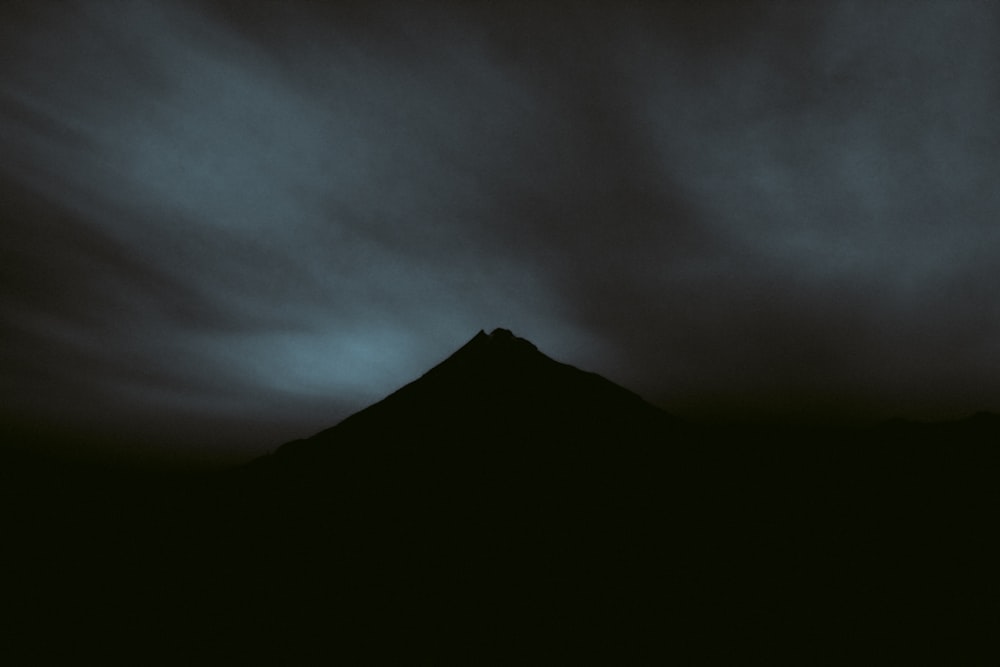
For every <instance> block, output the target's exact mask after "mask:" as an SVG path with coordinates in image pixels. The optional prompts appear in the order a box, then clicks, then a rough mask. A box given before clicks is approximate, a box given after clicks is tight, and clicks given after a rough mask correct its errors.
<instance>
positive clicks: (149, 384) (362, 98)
mask: <svg viewBox="0 0 1000 667" xmlns="http://www.w3.org/2000/svg"><path fill="white" fill-rule="evenodd" d="M15 6H16V5H15ZM21 7H22V8H25V9H23V10H22V11H21V14H23V15H17V13H18V12H15V11H14V10H9V11H8V13H9V14H10V17H9V18H10V20H8V21H6V22H5V26H4V28H2V38H3V40H2V41H3V46H2V47H0V54H2V56H3V59H2V65H0V73H2V86H0V150H2V154H3V158H2V160H0V171H2V173H3V175H4V184H3V188H4V199H5V203H4V205H3V215H4V227H5V229H4V235H5V239H6V240H7V242H6V243H5V245H4V246H3V248H2V249H0V253H2V259H3V260H4V262H3V267H2V268H0V276H2V278H3V286H2V289H0V299H2V304H3V321H4V328H3V334H2V335H3V340H4V351H3V353H2V357H0V358H2V359H3V364H4V370H5V372H4V377H5V379H4V383H5V393H6V394H9V395H11V396H12V397H14V398H12V400H11V402H10V403H9V404H10V405H12V406H14V407H12V408H8V410H9V411H16V412H18V413H19V414H29V415H34V416H36V417H37V416H42V417H46V418H51V419H60V418H62V417H64V416H65V415H66V414H67V413H68V412H73V411H75V412H77V413H81V414H84V413H86V414H89V415H94V414H99V415H101V417H94V419H96V420H97V421H100V420H102V419H106V420H107V424H108V425H110V427H115V426H116V424H117V423H119V422H120V423H125V422H129V423H133V424H134V423H135V422H138V423H140V425H139V426H135V428H136V429H138V430H139V431H141V430H142V429H143V428H147V429H148V428H150V426H148V425H147V426H142V425H141V424H147V423H148V424H149V425H153V426H156V425H162V424H166V423H171V424H174V425H175V427H174V431H172V432H175V431H176V428H177V426H176V425H177V424H180V423H187V424H189V425H190V427H189V428H188V431H189V432H191V433H195V432H197V431H198V428H199V427H200V426H204V425H207V424H209V423H210V422H211V423H212V424H213V425H217V426H218V428H217V429H214V430H213V434H212V435H211V436H210V437H202V438H201V439H200V440H199V439H198V438H194V439H195V440H198V442H199V443H206V442H208V440H210V439H211V438H213V437H218V439H219V440H220V441H221V440H229V441H237V440H239V439H240V438H247V439H248V442H249V440H253V439H254V437H256V439H255V440H254V442H253V443H252V444H251V445H250V446H251V447H257V448H260V447H267V446H270V445H271V444H273V442H271V441H265V440H264V437H265V436H266V437H267V438H272V437H273V438H276V439H282V438H287V437H294V436H298V435H304V434H306V433H308V432H309V430H310V429H314V428H319V427H322V426H325V425H328V424H329V423H331V422H332V421H335V420H336V419H337V418H339V417H341V416H343V415H344V414H345V413H346V411H348V410H350V409H353V408H357V407H360V406H361V405H363V404H364V403H366V402H368V401H371V400H373V399H375V398H377V397H378V396H380V395H382V394H384V393H386V392H388V391H390V390H391V389H393V388H395V387H396V386H398V385H399V384H401V383H402V382H405V381H406V380H408V379H410V378H412V377H413V376H414V375H415V374H417V373H419V372H420V371H422V370H424V369H425V368H426V367H427V366H428V365H430V364H432V363H434V362H435V361H437V360H439V359H440V358H442V357H443V356H444V355H445V354H447V353H448V352H449V351H450V350H451V349H452V348H454V347H455V346H457V345H458V344H460V343H461V342H463V341H464V339H466V338H467V337H470V336H471V335H472V334H473V333H474V332H475V331H476V330H478V329H479V328H480V327H486V328H489V327H492V326H500V325H504V326H508V327H510V328H513V329H514V330H515V331H516V332H517V333H519V334H521V335H524V336H527V337H529V338H531V339H533V340H534V341H535V342H536V343H538V344H539V346H540V347H541V348H542V349H543V350H549V351H551V353H552V354H554V355H555V356H557V357H560V358H562V359H564V360H566V361H570V362H572V363H576V364H579V365H581V366H584V367H587V368H591V369H594V370H597V371H599V372H603V373H605V374H607V375H609V376H610V377H612V378H613V379H615V380H618V381H621V382H623V383H625V384H628V385H630V386H633V387H634V388H636V389H638V390H640V391H641V392H642V393H644V394H645V395H647V396H648V397H650V398H652V399H654V400H657V401H660V402H662V403H664V404H665V405H667V407H671V406H673V407H675V408H677V409H679V410H681V411H683V410H688V411H692V412H699V411H702V412H705V411H712V410H717V411H732V410H738V409H749V407H752V408H757V409H765V410H768V411H771V412H778V413H794V412H796V411H802V410H806V409H812V410H816V411H832V412H843V411H845V410H853V409H859V410H866V409H869V408H874V409H875V410H876V411H882V412H906V411H910V412H914V411H918V410H919V411H931V410H937V411H938V412H948V411H949V410H959V411H961V410H972V409H980V408H993V409H1000V405H998V404H997V399H998V395H1000V392H998V389H1000V388H998V387H997V382H996V380H995V379H994V378H996V377H997V371H1000V368H998V367H997V366H998V355H997V347H996V343H995V342H994V341H996V340H997V337H996V334H997V333H998V332H997V324H996V323H997V322H998V321H1000V318H998V317H997V315H998V313H997V307H996V306H995V305H994V302H995V299H992V298H991V297H990V277H991V273H992V272H993V271H994V268H993V267H994V266H995V264H996V259H997V257H996V255H997V251H996V248H997V242H998V241H1000V239H998V233H997V232H996V231H994V230H995V229H996V226H995V220H996V213H997V212H998V211H1000V200H998V195H996V194H994V192H993V191H994V189H995V188H992V187H991V186H992V181H993V180H994V178H995V175H996V174H997V173H998V166H1000V165H998V164H997V162H998V159H1000V158H998V157H997V156H998V155H1000V152H998V151H997V148H998V143H1000V142H998V139H1000V130H997V129H995V127H994V126H995V123H993V122H992V117H993V114H994V111H995V109H996V108H997V104H996V103H997V94H998V90H997V86H998V85H1000V84H998V82H1000V78H998V77H997V76H996V75H997V74H998V72H997V63H998V62H1000V59H998V58H997V56H998V55H1000V54H998V53H997V49H998V47H997V46H996V44H998V43H1000V42H998V40H997V39H996V36H997V35H996V29H995V27H994V26H995V25H996V19H997V18H998V16H997V11H996V5H993V4H989V3H931V2H908V3H883V4H880V5H878V6H875V7H871V6H869V5H867V4H859V3H846V2H842V3H815V4H813V3H808V4H807V3H776V4H768V3H707V4H706V3H698V6H697V7H696V6H695V3H675V4H666V5H652V4H650V5H646V4H633V5H629V6H626V7H624V8H623V7H621V6H619V5H612V4H610V3H609V4H607V5H601V4H589V5H585V6H577V7H576V8H574V9H573V11H568V10H567V9H566V8H552V7H542V8H538V7H534V6H529V5H523V6H513V5H506V4H505V5H503V6H489V5H473V6H469V5H464V4H462V5H459V4H456V5H435V6H424V7H421V8H420V9H416V8H413V7H410V6H407V5H389V4H372V3H363V4H358V5H354V6H350V5H338V6H336V7H334V8H321V7H319V6H318V5H313V4H297V3H250V4H247V3H224V2H219V3H212V4H211V5H204V4H197V3H190V4H188V3H168V2H152V3H115V4H104V5H98V4H96V3H80V4H75V5H66V4H59V5H51V6H45V7H43V8H41V9H38V8H37V6H35V5H32V6H31V8H30V10H29V9H27V7H28V5H21ZM81 397H83V398H81ZM44 406H48V407H44ZM748 406H749V407H748ZM267 413H271V414H275V415H278V414H280V415H282V416H281V417H275V420H274V422H272V425H271V428H270V430H267V429H264V431H261V430H260V428H259V422H256V421H254V422H253V423H252V425H251V426H250V427H247V428H242V429H241V428H239V426H238V425H239V424H240V423H241V422H243V423H246V424H251V421H252V420H251V419H249V418H244V416H245V415H248V414H253V415H255V416H258V417H259V415H261V414H267ZM147 419H148V422H147V421H144V420H147ZM212 419H215V420H216V421H218V424H216V422H212V421H211V420H212ZM116 420H117V421H116ZM264 421H266V420H264ZM293 424H294V425H297V426H296V427H295V428H293V426H292V425H293ZM213 428H214V427H213ZM282 429H287V430H282ZM251 431H252V432H253V433H255V434H256V435H255V436H252V435H251ZM303 431H304V432H303ZM223 432H224V433H223ZM192 437H194V436H192Z"/></svg>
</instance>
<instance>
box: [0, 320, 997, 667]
mask: <svg viewBox="0 0 1000 667" xmlns="http://www.w3.org/2000/svg"><path fill="white" fill-rule="evenodd" d="M998 436H1000V423H998V417H997V416H996V415H992V414H987V413H981V414H978V415H975V416H974V417H972V418H969V419H967V420H960V421H957V422H953V423H945V424H937V425H926V424H919V423H915V422H909V423H907V422H898V421H897V422H890V423H887V424H885V425H882V426H880V427H878V428H873V429H832V428H818V427H811V426H805V427H803V426H801V425H800V426H797V427H795V428H788V429H782V428H777V427H762V426H754V427H750V426H745V427H741V426H734V425H727V426H725V427H717V428H716V427H711V426H708V425H703V424H692V423H688V422H684V421H682V420H679V419H677V418H674V417H672V416H671V415H669V414H668V413H666V412H664V411H663V410H660V409H659V408H657V407H655V406H653V405H650V404H649V403H647V402H645V401H644V400H643V399H642V398H640V397H639V396H637V395H636V394H634V393H632V392H630V391H629V390H627V389H625V388H623V387H620V386H618V385H616V384H614V383H613V382H611V381H609V380H607V379H605V378H602V377H600V376H598V375H595V374H593V373H588V372H586V371H583V370H580V369H577V368H574V367H572V366H569V365H566V364H563V363H560V362H558V361H555V360H554V359H552V358H550V357H548V356H546V355H545V354H544V353H542V352H541V351H539V350H538V349H537V348H536V347H535V346H534V345H533V344H532V343H530V342H529V341H527V340H525V339H523V338H519V337H517V336H515V335H514V334H513V333H511V332H510V331H508V330H506V329H496V330H494V331H493V332H492V333H489V334H487V333H486V332H485V331H480V332H479V333H477V334H476V335H475V336H474V337H473V338H472V339H471V340H469V341H468V343H466V344H465V345H464V346H462V347H461V348H459V349H458V350H457V351H456V352H454V353H453V354H452V355H451V356H449V357H448V358H447V359H445V360H444V361H442V362H441V363H440V364H438V365H436V366H434V367H433V368H431V369H430V370H428V371H427V372H426V373H425V374H424V375H422V376H421V377H419V378H417V379H415V380H414V381H413V382H411V383H410V384H407V385H406V386H404V387H402V388H400V389H399V390H398V391H395V392H394V393H392V394H390V395H389V396H387V397H386V398H384V399H383V400H381V401H379V402H377V403H375V404H373V405H371V406H369V407H367V408H365V409H363V410H361V411H360V412H358V413H356V414H354V415H352V416H350V417H348V418H347V419H344V420H343V421H341V422H340V423H338V424H336V425H334V426H332V427H330V428H328V429H326V430H324V431H322V432H320V433H317V434H315V435H313V436H312V437H309V438H305V439H302V440H297V441H293V442H290V443H287V444H285V445H283V446H281V447H280V448H278V449H277V450H276V451H275V452H274V453H273V454H271V455H268V456H265V457H262V458H260V459H258V460H256V461H254V462H252V463H251V464H249V465H246V466H242V467H239V468H235V469H232V470H229V471H226V472H224V473H219V474H205V475H187V476H173V477H172V476H170V475H168V474H157V475H150V474H145V475H139V474H132V473H130V472H129V471H128V470H124V469H122V470H113V471H111V470H103V469H100V468H99V467H87V466H83V465H73V466H65V465H60V466H55V465H49V464H48V463H46V462H44V461H41V460H37V459H33V458H31V459H30V460H27V462H26V463H24V464H23V465H19V466H13V467H12V466H7V467H5V468H4V469H3V470H2V472H3V476H2V477H0V480H2V481H4V482H5V483H4V488H3V491H4V494H5V495H4V499H5V500H6V501H7V503H6V506H7V507H8V508H12V509H11V511H10V512H9V513H8V514H9V518H10V519H11V520H10V521H8V523H7V533H6V536H5V537H6V538H7V542H8V544H10V545H12V547H11V549H10V550H9V551H8V554H7V558H8V561H9V562H8V564H7V569H6V574H7V575H8V577H7V579H8V580H9V582H10V585H9V586H7V588H6V589H5V599H6V604H7V606H8V608H10V609H13V610H16V618H15V619H14V620H13V621H12V622H11V623H9V624H8V625H7V626H6V627H7V628H8V629H9V630H10V632H9V635H10V636H11V637H13V638H15V640H20V641H23V642H24V644H25V646H26V647H27V649H26V650H28V651H30V653H29V654H28V655H31V656H33V659H32V660H29V661H27V662H26V661H25V660H23V659H20V656H18V658H19V659H16V660H10V661H9V662H11V664H27V663H28V662H35V663H49V664H53V663H64V662H68V661H70V660H73V661H76V662H79V661H81V658H87V659H88V661H91V662H101V663H105V664H107V663H110V662H128V663H130V664H137V663H138V664H164V665H167V664H212V665H216V664H231V663H240V664H330V663H335V664H336V663H349V664H396V663H401V662H406V663H411V662H421V663H425V662H426V663H434V664H470V663H471V664H484V663H503V664H521V663H530V664H554V663H556V664H558V663H566V662H579V663H584V664H594V663H597V664H649V663H653V664H660V663H676V664H748V663H749V664H757V663H760V664H803V663H806V664H848V663H852V662H859V661H861V662H865V661H869V660H874V661H875V662H879V663H887V664H888V663H901V662H912V660H909V659H905V658H904V656H907V657H908V658H912V656H914V654H916V655H917V656H919V657H920V658H921V660H926V661H928V662H948V661H949V660H956V659H957V660H958V661H960V662H976V660H975V659H974V658H976V657H977V656H978V655H979V653H978V646H979V645H978V644H977V643H976V641H977V640H978V639H980V638H981V636H983V633H982V632H981V630H983V629H987V628H992V627H995V625H996V623H997V622H998V621H1000V614H998V608H997V605H996V600H997V599H1000V587H998V585H997V581H998V580H997V577H996V576H995V575H994V574H993V570H994V569H995V567H994V566H995V562H996V560H997V558H996V556H997V554H995V553H993V552H992V551H991V549H990V547H989V545H990V544H991V543H992V540H991V539H990V538H991V537H992V528H993V526H995V525H996V523H997V521H998V520H1000V512H998V510H1000V496H998V495H997V485H996V483H995V480H996V474H997V473H998V472H1000V456H998V453H997V451H998V450H997V446H996V443H997V442H998ZM10 460H11V459H9V460H8V462H10ZM29 464H30V465H29ZM54 638H58V641H56V640H54ZM956 646H960V647H963V650H964V651H965V652H966V653H963V654H962V655H963V656H965V657H968V658H969V660H964V659H961V658H962V656H959V658H956V654H955V653H954V650H955V648H954V647H956ZM972 647H977V648H976V649H974V648H972ZM50 654H51V655H50ZM2 657H4V656H2V655H0V658H2ZM43 658H44V659H43ZM5 662H7V661H5Z"/></svg>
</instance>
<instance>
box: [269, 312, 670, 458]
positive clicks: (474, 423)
mask: <svg viewBox="0 0 1000 667" xmlns="http://www.w3.org/2000/svg"><path fill="white" fill-rule="evenodd" d="M677 425H678V422H677V420H675V419H673V418H672V417H670V416H669V415H668V414H667V413H665V412H663V411H662V410H661V409H659V408H656V407H654V406H653V405H651V404H649V403H647V402H645V401H644V400H643V399H642V398H640V397H639V396H637V395H636V394H634V393H632V392H631V391H629V390H627V389H625V388H623V387H620V386H618V385H616V384H614V383H612V382H610V381H609V380H607V379H605V378H603V377H601V376H599V375H596V374H594V373H588V372H584V371H581V370H579V369H577V368H574V367H573V366H569V365H567V364H563V363H559V362H557V361H555V360H553V359H551V358H550V357H548V356H546V355H545V354H543V353H542V352H540V351H539V350H538V348H537V347H536V346H535V345H534V344H532V343H531V342H529V341H527V340H525V339H523V338H519V337H517V336H515V335H514V334H513V333H512V332H510V331H509V330H507V329H495V330H494V331H493V332H492V333H490V334H487V333H486V332H485V331H480V332H479V333H478V334H476V335H475V336H474V337H473V338H472V339H471V340H470V341H469V342H468V343H466V344H465V345H463V346H462V347H461V348H459V349H458V350H457V351H456V352H455V353H453V354H452V355H451V356H449V357H448V358H447V359H446V360H445V361H443V362H441V363H440V364H438V365H437V366H435V367H433V368H432V369H431V370H429V371H428V372H427V373H425V374H424V375H423V376H421V377H420V378H419V379H417V380H415V381H413V382H411V383H410V384H408V385H406V386H404V387H402V388H401V389H399V390H398V391H396V392H394V393H393V394H391V395H389V396H388V397H386V398H385V399H383V400H381V401H379V402H378V403H375V404H374V405H372V406H370V407H368V408H365V409H364V410H361V411H360V412H358V413H356V414H354V415H352V416H350V417H348V418H347V419H345V420H344V421H342V422H341V423H339V424H337V425H336V426H334V427H332V428H329V429H327V430H325V431H323V432H321V433H319V434H317V435H315V436H313V437H312V438H309V439H307V440H299V441H295V442H292V443H288V444H286V445H285V446H283V447H281V448H280V449H279V450H278V452H277V457H278V458H280V459H293V458H297V457H301V458H309V459H313V458H316V457H319V458H323V457H327V458H329V457H336V456H338V455H341V456H342V455H345V453H344V452H343V451H337V450H338V449H340V450H343V449H348V448H353V449H354V450H355V451H357V450H358V448H364V447H376V448H385V447H390V448H394V449H395V450H396V451H395V454H396V455H403V453H402V452H400V451H399V450H401V449H412V450H417V451H424V452H426V451H428V450H433V449H441V448H445V447H447V448H455V447H458V448H461V449H465V450H466V451H474V450H476V449H479V450H483V449H489V448H492V447H495V446H499V445H504V446H506V448H507V450H508V451H516V450H518V449H520V448H522V447H523V446H525V445H527V444H530V445H531V448H532V449H533V450H534V451H535V452H538V451H539V450H542V449H546V448H549V449H550V448H553V447H571V448H573V447H575V448H577V449H578V450H583V449H586V448H587V447H589V446H591V445H592V444H593V443H595V442H602V443H603V442H607V441H608V439H611V440H612V441H613V440H619V441H629V442H634V441H637V440H640V439H645V440H648V439H650V437H652V436H662V435H664V434H665V433H666V432H667V431H668V429H669V428H670V427H672V426H677Z"/></svg>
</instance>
